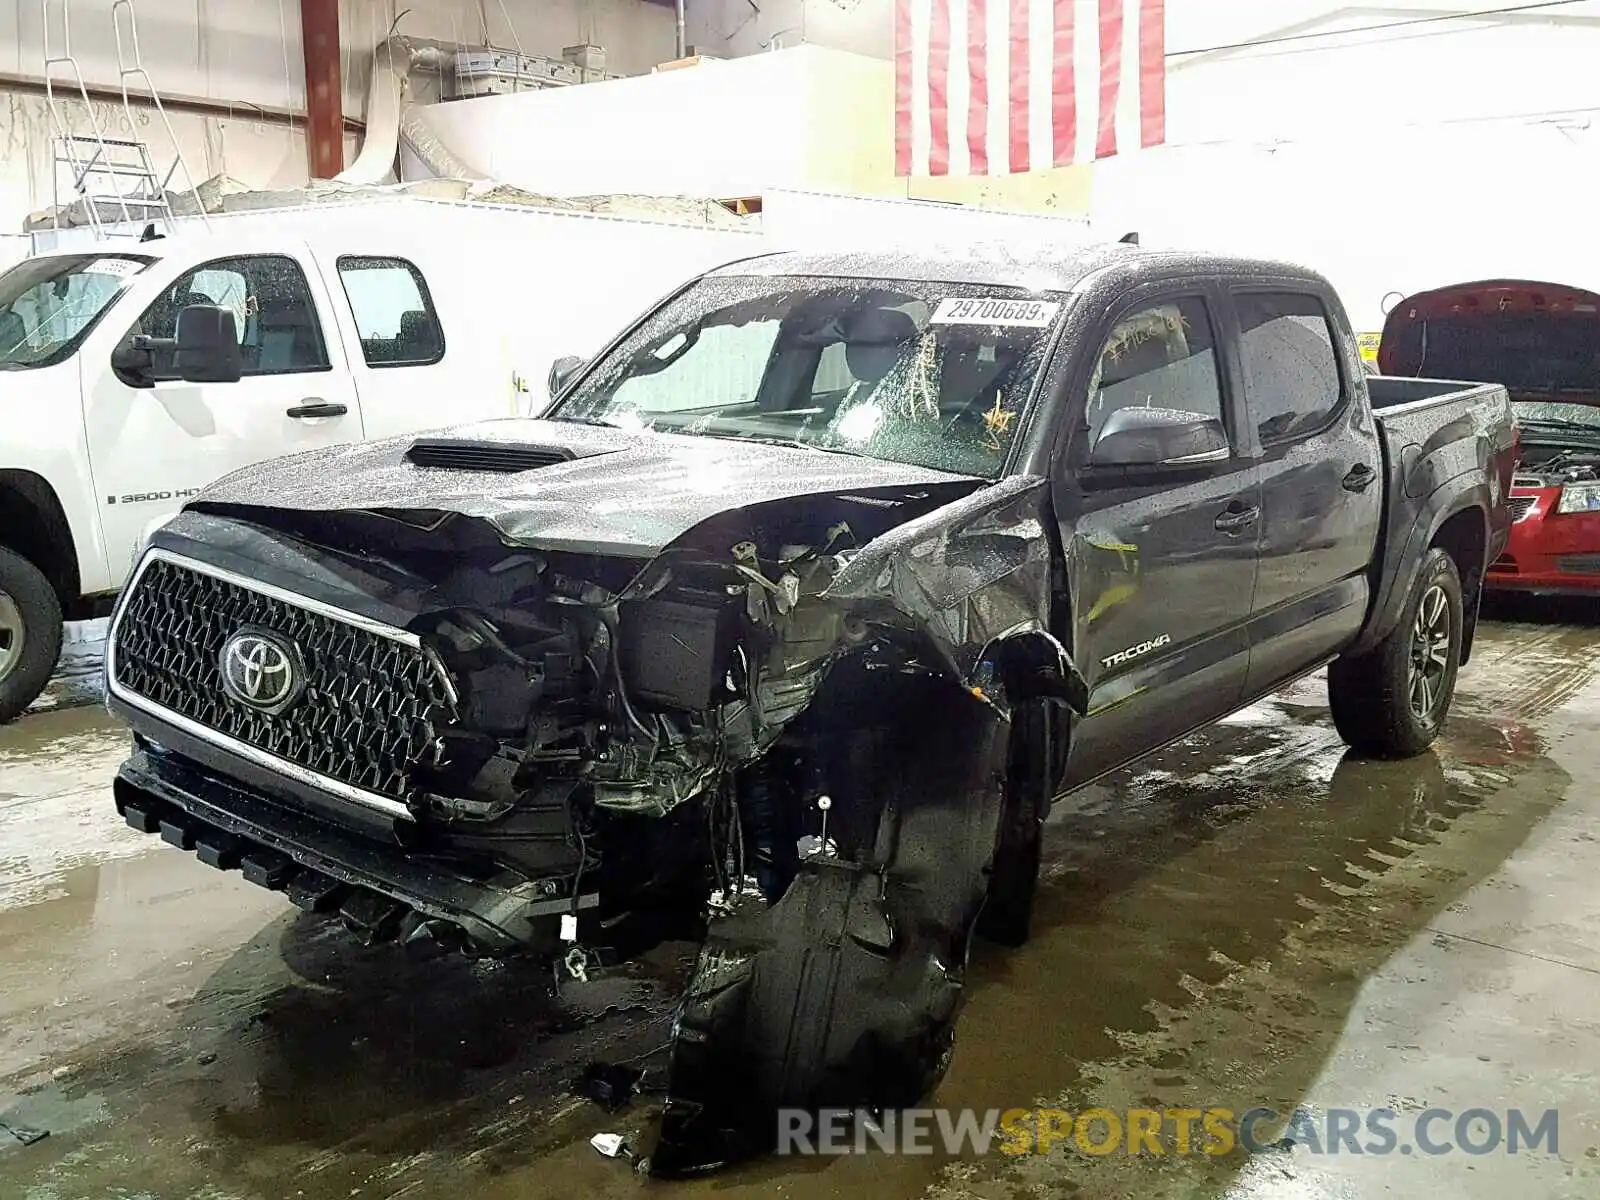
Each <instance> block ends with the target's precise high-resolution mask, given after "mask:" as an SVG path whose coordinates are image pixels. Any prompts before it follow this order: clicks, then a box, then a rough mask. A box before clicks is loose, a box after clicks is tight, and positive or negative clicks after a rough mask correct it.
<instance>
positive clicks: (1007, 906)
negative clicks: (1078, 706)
mask: <svg viewBox="0 0 1600 1200" xmlns="http://www.w3.org/2000/svg"><path fill="white" fill-rule="evenodd" d="M1053 716H1054V714H1053V713H1052V712H1051V711H1050V707H1049V704H1048V703H1047V702H1045V701H1034V702H1033V703H1029V704H1022V705H1018V706H1017V709H1016V711H1015V712H1014V713H1013V714H1012V724H1011V738H1010V745H1009V748H1008V762H1007V764H1006V781H1005V803H1004V804H1003V806H1002V807H1001V810H1000V832H999V836H998V838H997V839H996V842H995V851H994V866H993V867H992V868H991V870H990V873H989V895H988V898H987V900H986V901H985V903H984V906H983V912H982V913H980V914H979V916H978V936H979V937H981V938H983V939H984V940H985V941H987V942H992V943H994V944H995V945H997V946H1007V947H1012V948H1015V947H1018V946H1022V945H1024V944H1026V943H1027V941H1028V937H1029V935H1030V933H1031V932H1032V925H1033V902H1034V896H1035V895H1036V894H1037V892H1038V890H1039V860H1040V853H1041V845H1042V842H1043V840H1044V823H1045V818H1046V817H1048V816H1049V815H1050V800H1051V794H1052V792H1053V791H1054V774H1055V773H1054V770H1053V766H1054V764H1053V761H1052V760H1053V753H1052V750H1053V742H1052V734H1053V732H1054V731H1053V728H1052V726H1053V722H1052V719H1051V718H1052V717H1053Z"/></svg>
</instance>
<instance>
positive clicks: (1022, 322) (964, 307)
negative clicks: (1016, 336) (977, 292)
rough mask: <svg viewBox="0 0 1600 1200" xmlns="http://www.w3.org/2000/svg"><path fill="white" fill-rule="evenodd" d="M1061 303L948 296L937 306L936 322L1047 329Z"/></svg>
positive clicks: (933, 317)
mask: <svg viewBox="0 0 1600 1200" xmlns="http://www.w3.org/2000/svg"><path fill="white" fill-rule="evenodd" d="M1060 311H1061V305H1060V304H1059V303H1057V302H1056V301H1054V300H994V299H985V298H983V297H978V298H976V299H966V298H960V299H958V298H957V297H954V296H947V297H946V298H945V299H943V300H941V301H939V307H938V308H936V309H934V310H933V316H931V317H929V318H928V320H929V323H930V324H933V325H1010V326H1015V327H1018V328H1022V329H1043V328H1045V327H1046V326H1047V325H1049V324H1050V322H1051V321H1053V320H1055V319H1056V313H1058V312H1060Z"/></svg>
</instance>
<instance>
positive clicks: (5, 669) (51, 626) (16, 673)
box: [0, 548, 61, 725]
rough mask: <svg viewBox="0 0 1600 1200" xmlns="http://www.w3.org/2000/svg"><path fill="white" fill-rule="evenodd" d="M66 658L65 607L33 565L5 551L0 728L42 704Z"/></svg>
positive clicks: (0, 581)
mask: <svg viewBox="0 0 1600 1200" xmlns="http://www.w3.org/2000/svg"><path fill="white" fill-rule="evenodd" d="M60 656H61V601H60V599H59V598H58V597H57V596H56V590H55V588H53V587H51V586H50V581H49V580H48V579H46V578H45V577H44V576H43V575H42V574H41V573H40V571H39V568H38V567H36V566H34V565H33V564H32V563H31V562H29V561H28V560H27V559H25V558H23V557H22V556H21V555H19V554H15V553H13V552H12V551H10V550H6V549H4V548H0V725H3V724H5V723H6V722H7V721H11V720H14V719H15V718H17V717H19V716H21V715H22V713H23V711H24V710H25V709H26V708H27V707H28V705H30V704H32V703H33V702H34V701H35V700H37V699H38V698H39V693H40V692H42V691H44V687H45V684H47V683H49V682H50V673H51V672H52V671H54V670H55V669H56V660H57V659H58V658H59V657H60Z"/></svg>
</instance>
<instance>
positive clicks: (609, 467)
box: [189, 419, 986, 558]
mask: <svg viewBox="0 0 1600 1200" xmlns="http://www.w3.org/2000/svg"><path fill="white" fill-rule="evenodd" d="M424 463H451V464H461V465H448V466H444V465H421V464H424ZM518 467H521V468H523V469H514V468H518ZM489 468H498V469H489ZM985 482H986V481H984V480H981V479H976V478H973V477H970V476H962V475H951V474H948V473H946V472H943V471H931V470H928V469H926V468H924V467H914V466H906V465H904V464H901V463H892V462H883V461H880V460H878V459H871V458H862V457H858V456H855V455H849V454H836V453H830V452H826V451H821V450H809V449H802V448H797V447H789V446H772V445H767V444H765V443H761V442H752V441H745V440H739V439H731V438H712V437H697V436H690V435H683V434H670V433H654V432H649V431H640V432H635V431H625V430H620V429H608V428H601V427H596V426H589V425H578V424H574V423H572V422H566V421H540V420H523V419H513V420H498V421H485V422H481V423H479V424H475V425H467V426H461V427H459V428H455V429H450V430H446V431H443V432H439V433H432V434H428V435H425V436H406V437H400V438H390V439H387V440H385V441H380V442H367V443H361V444H356V445H350V446H336V447H331V448H328V449H324V450H315V451H311V452H309V453H306V454H299V455H295V456H293V457H291V458H283V459H278V460H276V461H273V462H267V463H262V464H260V465H257V466H253V467H247V468H245V469H244V470H242V471H238V472H236V473H234V474H232V475H229V476H227V477H226V478H224V479H222V480H220V481H218V482H217V483H215V484H213V485H212V486H211V487H209V488H207V489H206V490H205V492H203V493H202V494H201V495H200V496H199V497H198V498H197V499H196V500H194V501H193V502H192V503H191V504H190V506H189V507H190V508H193V509H196V510H200V511H204V510H206V509H211V508H232V507H236V506H247V507H255V508H273V509H294V510H300V511H305V512H327V511H333V510H366V511H378V512H389V513H396V514H399V513H416V514H426V513H438V512H447V513H458V514H461V515H463V516H468V517H476V518H480V519H482V520H485V521H488V522H489V523H490V524H492V525H493V526H495V527H496V528H497V529H498V530H499V531H500V533H501V534H502V535H503V536H504V537H505V538H506V539H507V540H508V541H511V542H514V543H516V544H518V545H524V546H529V547H534V548H538V549H546V550H579V551H584V552H588V553H598V554H612V555H623V556H627V557H634V558H650V557H654V556H655V555H656V554H659V553H660V552H661V551H662V550H663V549H665V548H666V547H667V546H668V545H670V544H671V543H672V542H674V541H675V540H677V539H678V538H679V537H681V536H682V535H683V534H685V533H687V532H688V531H689V530H691V529H693V528H694V527H695V526H697V525H699V524H700V523H701V522H703V521H705V520H707V519H709V518H711V517H714V516H716V515H717V514H719V513H722V512H726V511H728V510H730V509H735V508H742V507H746V506H749V505H755V504H762V503H766V502H769V501H774V500H785V499H795V498H800V497H805V496H811V495H829V494H832V495H841V494H842V495H846V496H849V495H853V494H858V493H859V494H860V495H861V497H862V503H863V504H864V505H868V506H872V507H878V506H881V504H882V503H883V500H884V499H885V498H886V497H887V498H898V497H899V496H903V495H905V494H906V493H908V492H919V491H928V490H936V491H940V492H945V493H947V494H948V498H949V499H952V500H953V499H956V498H957V497H959V496H960V495H963V494H966V493H968V492H971V491H973V490H975V489H976V488H978V487H981V486H983V485H984V483H985Z"/></svg>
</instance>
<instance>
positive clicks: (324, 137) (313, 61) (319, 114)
mask: <svg viewBox="0 0 1600 1200" xmlns="http://www.w3.org/2000/svg"><path fill="white" fill-rule="evenodd" d="M300 45H301V54H302V56H303V57H304V59H305V69H306V157H307V159H308V165H309V166H310V169H311V178H312V179H332V178H333V177H334V176H335V175H337V174H339V172H340V171H343V170H344V83H343V81H342V79H341V78H340V75H339V0H300Z"/></svg>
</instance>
